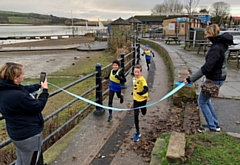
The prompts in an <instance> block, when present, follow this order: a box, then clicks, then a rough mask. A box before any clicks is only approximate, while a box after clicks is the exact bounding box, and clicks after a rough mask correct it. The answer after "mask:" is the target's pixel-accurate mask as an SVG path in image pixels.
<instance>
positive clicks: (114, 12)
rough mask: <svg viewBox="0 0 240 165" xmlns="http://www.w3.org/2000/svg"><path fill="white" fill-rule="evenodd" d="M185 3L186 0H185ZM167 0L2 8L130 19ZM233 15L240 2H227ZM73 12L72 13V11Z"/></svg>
mask: <svg viewBox="0 0 240 165" xmlns="http://www.w3.org/2000/svg"><path fill="white" fill-rule="evenodd" d="M182 1H183V2H184V0H182ZM220 1H223V0H200V2H199V5H198V7H199V6H203V5H204V6H206V5H207V6H209V7H210V6H211V5H212V4H213V3H214V2H220ZM162 2H163V0H21V1H16V0H1V1H0V10H6V11H17V12H27V13H28V12H34V13H39V14H47V15H49V14H52V15H54V16H60V17H68V18H71V16H72V17H74V18H83V19H88V20H97V19H100V20H102V21H103V20H107V19H111V20H115V19H117V18H119V17H122V18H123V19H127V18H129V17H131V16H134V15H150V14H151V9H152V8H153V7H154V6H155V5H156V4H161V3H162ZM225 2H227V3H229V4H230V6H231V14H232V15H235V16H237V15H238V16H240V1H239V0H228V1H225ZM71 13H72V14H71Z"/></svg>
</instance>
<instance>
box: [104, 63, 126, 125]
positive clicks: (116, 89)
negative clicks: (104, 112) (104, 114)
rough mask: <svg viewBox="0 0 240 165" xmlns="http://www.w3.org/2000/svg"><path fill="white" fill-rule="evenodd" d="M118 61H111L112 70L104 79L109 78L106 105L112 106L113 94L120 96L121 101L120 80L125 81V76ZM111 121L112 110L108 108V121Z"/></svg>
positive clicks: (121, 100) (121, 101)
mask: <svg viewBox="0 0 240 165" xmlns="http://www.w3.org/2000/svg"><path fill="white" fill-rule="evenodd" d="M119 67H120V63H119V61H118V60H114V61H113V62H112V70H111V71H110V73H109V74H108V76H106V77H105V78H104V79H110V82H109V96H108V106H109V107H112V105H113V97H114V94H115V93H116V94H117V97H118V98H120V103H121V104H122V103H123V101H124V100H123V95H122V94H121V84H120V82H121V81H122V82H126V77H125V75H124V72H123V70H122V69H119ZM110 121H112V110H109V116H108V122H110Z"/></svg>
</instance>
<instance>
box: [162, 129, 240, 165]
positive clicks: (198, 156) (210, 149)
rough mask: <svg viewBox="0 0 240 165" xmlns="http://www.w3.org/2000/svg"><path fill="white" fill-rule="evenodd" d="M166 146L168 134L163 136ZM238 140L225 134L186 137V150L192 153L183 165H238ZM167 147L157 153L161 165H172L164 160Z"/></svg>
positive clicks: (239, 150) (239, 156)
mask: <svg viewBox="0 0 240 165" xmlns="http://www.w3.org/2000/svg"><path fill="white" fill-rule="evenodd" d="M160 138H162V139H165V140H166V142H167V144H168V142H169V139H170V134H163V135H161V136H160ZM239 146H240V139H238V138H235V137H232V136H230V135H227V134H226V133H203V134H196V135H190V136H186V149H190V148H193V152H192V154H191V156H190V159H189V161H188V162H186V163H184V164H185V165H238V164H239V160H240V147H239ZM166 153H167V145H166V146H165V148H164V149H163V150H162V151H161V152H159V154H158V156H159V157H160V158H161V161H162V162H161V165H172V164H171V163H168V161H167V159H166Z"/></svg>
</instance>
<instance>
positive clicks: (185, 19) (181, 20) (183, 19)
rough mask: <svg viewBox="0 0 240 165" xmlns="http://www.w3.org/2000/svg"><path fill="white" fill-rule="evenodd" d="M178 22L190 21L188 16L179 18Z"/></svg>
mask: <svg viewBox="0 0 240 165" xmlns="http://www.w3.org/2000/svg"><path fill="white" fill-rule="evenodd" d="M176 21H177V22H188V18H177V20H176Z"/></svg>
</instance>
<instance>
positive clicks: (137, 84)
mask: <svg viewBox="0 0 240 165" xmlns="http://www.w3.org/2000/svg"><path fill="white" fill-rule="evenodd" d="M147 100H148V85H147V82H146V80H145V78H144V77H143V76H142V66H141V65H135V67H134V77H133V108H137V107H141V106H145V105H146V104H147ZM141 112H142V115H146V113H147V108H146V107H144V108H141ZM138 117H139V109H134V123H135V127H136V133H135V135H134V137H133V141H139V138H140V137H141V133H140V130H139V119H138Z"/></svg>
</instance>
